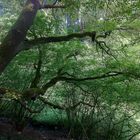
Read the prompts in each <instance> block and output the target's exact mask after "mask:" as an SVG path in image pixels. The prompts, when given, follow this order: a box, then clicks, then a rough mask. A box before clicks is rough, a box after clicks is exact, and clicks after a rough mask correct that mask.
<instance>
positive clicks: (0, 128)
mask: <svg viewBox="0 0 140 140" xmlns="http://www.w3.org/2000/svg"><path fill="white" fill-rule="evenodd" d="M0 140H70V139H68V131H67V130H66V129H64V128H58V127H57V126H47V125H45V126H43V125H40V126H39V125H35V126H34V125H30V126H27V127H26V128H24V130H23V131H22V132H21V133H20V132H17V131H16V130H15V129H14V127H13V125H12V124H10V123H8V122H4V121H0Z"/></svg>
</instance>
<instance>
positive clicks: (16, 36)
mask: <svg viewBox="0 0 140 140" xmlns="http://www.w3.org/2000/svg"><path fill="white" fill-rule="evenodd" d="M39 8H40V3H39V0H27V2H26V4H25V7H24V8H23V10H22V12H21V14H20V16H19V18H18V19H17V21H16V23H15V24H14V25H13V27H12V28H11V30H10V31H9V32H8V34H7V36H6V37H5V38H4V40H3V41H2V44H1V45H0V74H1V73H2V72H3V71H4V69H5V68H6V66H7V65H8V64H9V63H10V61H11V60H12V59H13V58H14V56H15V55H16V54H17V53H18V52H20V50H22V49H23V48H20V47H21V46H22V45H21V43H22V42H23V41H24V39H25V37H26V34H27V31H28V30H29V28H30V27H31V25H32V24H33V20H34V18H35V16H36V13H37V11H38V9H39ZM22 47H24V46H22Z"/></svg>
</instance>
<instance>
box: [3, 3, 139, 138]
mask: <svg viewBox="0 0 140 140" xmlns="http://www.w3.org/2000/svg"><path fill="white" fill-rule="evenodd" d="M44 3H45V4H52V3H53V1H51V0H50V1H44ZM24 4H25V3H24V1H23V0H22V1H21V0H20V1H19V0H12V1H10V2H9V1H8V0H1V1H0V5H1V6H0V8H2V10H0V11H2V12H1V15H0V29H1V33H0V41H1V42H2V40H3V39H4V38H5V36H6V34H7V33H8V31H9V30H10V28H11V27H12V26H13V24H14V22H15V21H16V20H17V18H18V15H19V12H20V9H21V8H23V6H24ZM57 4H61V5H65V8H54V9H42V10H39V11H38V13H37V15H36V17H35V20H34V23H33V25H32V27H31V28H30V29H29V31H28V33H27V36H26V39H25V40H28V41H30V40H31V41H32V40H34V43H33V44H31V45H32V47H31V49H28V50H24V51H22V52H20V53H19V54H17V55H16V57H15V58H14V59H13V60H12V62H11V63H10V64H9V65H8V66H7V68H6V69H5V71H4V72H3V73H2V74H1V75H0V95H1V103H0V110H1V111H0V112H1V113H0V116H1V117H5V118H8V119H10V120H12V122H14V125H15V126H16V129H17V130H18V131H21V129H23V128H24V127H25V126H26V125H27V124H28V123H29V122H30V120H32V121H37V122H47V123H49V122H51V123H54V124H56V125H59V124H61V125H63V126H64V127H65V128H67V129H68V130H69V135H68V137H70V138H74V139H79V140H81V139H83V140H86V139H87V140H131V139H136V138H137V135H138V134H139V133H140V126H139V121H138V119H139V117H138V115H139V111H140V110H139V106H140V104H139V100H140V94H139V93H140V87H139V84H140V81H139V75H140V61H139V59H140V58H139V53H140V49H139V45H140V44H139V43H140V42H139V28H140V19H139V12H140V2H139V0H121V1H115V0H112V1H110V0H94V1H93V0H80V1H76V0H61V1H60V2H59V1H58V2H57V3H56V5H57ZM87 32H88V33H89V32H90V33H93V32H95V33H96V37H95V38H94V39H93V37H91V36H90V35H85V36H83V37H80V38H79V37H77V36H75V37H72V38H71V39H68V40H67V39H66V40H65V39H64V40H63V41H62V42H59V41H57V42H55V41H54V42H53V40H52V41H51V42H50V43H44V42H43V41H40V42H36V40H37V39H38V38H45V37H59V36H67V35H74V34H77V33H80V34H84V33H87ZM24 45H25V46H26V44H24ZM3 93H4V94H3Z"/></svg>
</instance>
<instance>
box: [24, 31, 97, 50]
mask: <svg viewBox="0 0 140 140" xmlns="http://www.w3.org/2000/svg"><path fill="white" fill-rule="evenodd" d="M84 37H91V38H92V41H95V37H96V32H95V31H92V32H83V33H72V34H69V35H65V36H52V37H40V38H36V39H32V40H26V41H24V43H25V44H27V45H29V46H30V47H31V46H33V45H38V44H46V43H56V42H63V41H70V40H72V39H79V38H84Z"/></svg>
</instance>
